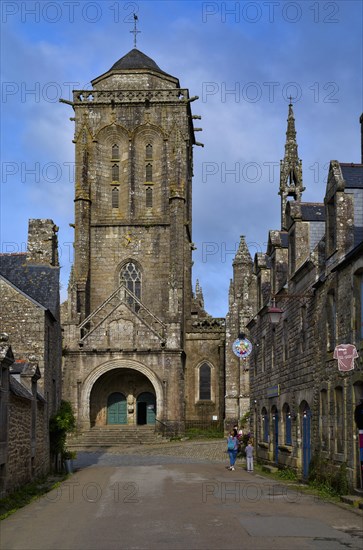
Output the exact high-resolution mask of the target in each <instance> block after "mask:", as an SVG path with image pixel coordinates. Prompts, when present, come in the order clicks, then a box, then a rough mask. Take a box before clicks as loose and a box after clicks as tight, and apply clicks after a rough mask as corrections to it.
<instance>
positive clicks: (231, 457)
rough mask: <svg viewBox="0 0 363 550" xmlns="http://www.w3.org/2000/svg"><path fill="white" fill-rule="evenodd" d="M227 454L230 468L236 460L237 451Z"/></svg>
mask: <svg viewBox="0 0 363 550" xmlns="http://www.w3.org/2000/svg"><path fill="white" fill-rule="evenodd" d="M228 454H229V463H230V465H231V466H234V464H235V462H236V458H237V449H236V450H235V451H228Z"/></svg>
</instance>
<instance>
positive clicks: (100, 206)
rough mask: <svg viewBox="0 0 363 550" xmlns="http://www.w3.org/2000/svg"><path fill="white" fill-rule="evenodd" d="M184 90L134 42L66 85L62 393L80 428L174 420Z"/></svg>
mask: <svg viewBox="0 0 363 550" xmlns="http://www.w3.org/2000/svg"><path fill="white" fill-rule="evenodd" d="M191 101H192V99H190V98H189V94H188V90H186V89H182V88H181V87H180V84H179V81H178V79H177V78H175V77H173V76H171V75H169V74H167V73H165V72H164V71H162V70H161V69H160V68H159V67H158V65H157V64H156V63H155V62H154V61H153V60H152V59H150V58H149V57H148V56H146V55H145V54H143V53H142V52H141V51H139V50H138V49H136V48H134V49H133V50H131V51H130V52H129V53H128V54H127V55H125V56H124V57H122V58H121V59H119V60H118V61H117V62H116V63H115V64H114V65H113V66H112V67H111V68H110V70H108V71H107V72H106V73H104V74H102V75H101V76H99V77H97V78H95V79H94V80H93V81H92V90H78V91H75V92H74V95H73V102H72V107H73V109H74V112H75V115H74V122H75V135H74V143H75V157H76V186H75V224H74V229H75V238H74V250H75V259H74V266H73V270H72V275H71V280H70V285H69V299H68V304H67V319H66V321H65V323H64V326H65V391H66V392H67V393H68V395H66V398H68V399H70V400H71V401H72V403H73V405H74V406H75V409H76V411H77V415H78V420H79V425H80V426H83V427H89V426H94V425H104V424H109V423H116V424H122V423H138V424H143V423H149V422H151V423H152V422H155V416H156V415H157V416H158V417H159V418H161V419H165V418H168V417H169V418H171V419H173V420H177V421H178V420H182V419H183V418H184V393H183V392H184V388H183V369H184V340H185V323H186V318H187V317H188V314H189V316H190V308H191V298H192V289H191V265H192V261H191V252H192V242H191V221H192V201H191V191H192V190H191V183H192V147H193V144H194V143H195V140H194V130H193V124H192V114H191V109H190V102H191Z"/></svg>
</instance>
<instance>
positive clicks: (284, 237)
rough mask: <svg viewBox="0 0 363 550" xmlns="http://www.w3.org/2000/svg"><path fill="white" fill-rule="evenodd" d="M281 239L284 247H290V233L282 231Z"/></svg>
mask: <svg viewBox="0 0 363 550" xmlns="http://www.w3.org/2000/svg"><path fill="white" fill-rule="evenodd" d="M280 239H281V246H282V248H289V234H288V233H287V231H280Z"/></svg>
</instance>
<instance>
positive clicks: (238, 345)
mask: <svg viewBox="0 0 363 550" xmlns="http://www.w3.org/2000/svg"><path fill="white" fill-rule="evenodd" d="M232 350H233V353H234V354H235V355H237V357H241V358H242V359H245V358H246V357H248V356H249V354H250V353H251V351H252V344H251V342H250V341H249V340H247V338H243V339H241V338H237V340H235V341H234V342H233V344H232Z"/></svg>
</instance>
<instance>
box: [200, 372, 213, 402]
mask: <svg viewBox="0 0 363 550" xmlns="http://www.w3.org/2000/svg"><path fill="white" fill-rule="evenodd" d="M199 399H200V400H208V401H210V399H211V368H210V366H209V365H207V363H203V365H202V366H201V367H200V368H199Z"/></svg>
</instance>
